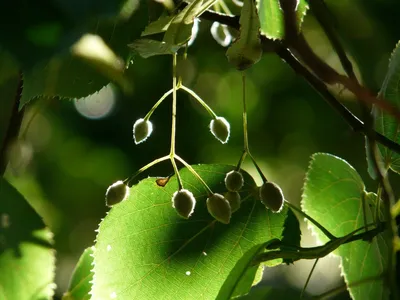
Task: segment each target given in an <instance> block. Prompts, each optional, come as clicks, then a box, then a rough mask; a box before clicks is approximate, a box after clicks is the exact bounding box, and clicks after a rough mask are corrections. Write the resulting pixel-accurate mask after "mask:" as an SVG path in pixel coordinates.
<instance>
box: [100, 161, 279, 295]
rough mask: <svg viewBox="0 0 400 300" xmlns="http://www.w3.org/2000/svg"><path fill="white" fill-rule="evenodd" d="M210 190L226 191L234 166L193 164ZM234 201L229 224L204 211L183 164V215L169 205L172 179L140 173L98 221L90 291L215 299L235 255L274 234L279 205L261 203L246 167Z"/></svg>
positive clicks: (276, 235)
mask: <svg viewBox="0 0 400 300" xmlns="http://www.w3.org/2000/svg"><path fill="white" fill-rule="evenodd" d="M194 168H195V170H196V171H197V172H198V173H199V174H200V176H201V177H202V178H203V179H204V180H205V182H206V183H207V184H208V185H209V186H210V187H211V189H212V190H213V191H214V192H218V193H223V192H224V191H225V185H224V177H225V174H226V173H227V172H228V171H231V170H232V169H234V167H233V166H226V165H197V166H195V167H194ZM243 173H244V178H245V186H244V189H243V192H242V199H244V197H246V195H247V196H248V198H247V199H246V200H245V201H243V202H242V204H241V207H240V209H239V210H238V211H236V212H235V213H234V214H233V216H232V218H231V221H230V224H229V225H224V224H221V223H218V222H216V221H215V220H214V219H213V218H212V217H211V216H210V215H209V213H208V212H207V208H206V205H205V198H206V196H207V193H206V190H205V189H204V187H203V186H202V185H201V183H200V182H199V181H198V180H197V179H196V178H195V177H194V176H193V175H192V174H191V173H190V172H189V171H188V170H187V169H183V170H181V177H182V180H183V185H184V187H185V188H187V189H189V190H190V191H192V192H193V194H194V196H195V197H196V200H197V204H196V208H195V211H194V214H193V215H192V216H191V217H190V218H189V219H188V220H184V219H182V218H180V217H179V216H178V215H177V213H176V212H175V211H174V209H173V208H172V206H171V197H172V194H173V193H174V192H175V191H176V190H177V188H178V184H177V181H176V178H175V176H173V177H172V178H171V179H170V180H169V182H168V184H167V185H166V186H165V187H160V186H158V185H157V183H156V178H148V179H145V180H143V181H141V182H140V183H139V184H138V185H136V186H134V187H132V188H131V190H130V196H129V198H128V199H127V200H125V201H123V202H121V203H119V204H118V205H116V206H114V207H113V208H112V209H111V210H110V212H109V213H108V215H107V216H106V217H105V219H104V220H103V221H102V222H101V224H100V227H99V233H98V235H97V242H96V245H95V251H94V273H95V277H94V283H93V288H92V295H93V297H94V299H98V298H101V297H110V296H111V297H117V298H121V299H149V300H151V299H160V295H162V298H163V299H215V298H216V296H217V295H218V291H219V289H220V288H221V286H222V285H223V283H224V281H225V279H226V278H227V276H228V275H229V273H230V272H231V270H232V269H233V267H234V266H235V264H236V262H237V261H238V260H239V259H240V258H241V257H242V255H243V254H244V253H245V252H246V251H248V250H249V249H251V248H252V247H253V246H255V245H257V244H260V243H263V242H265V241H268V240H271V239H273V238H280V237H281V235H282V231H283V224H284V221H285V218H286V214H285V213H280V214H274V213H272V212H270V211H267V210H266V209H265V207H263V205H262V204H261V202H260V201H259V200H256V199H255V198H254V197H253V196H252V194H251V193H252V192H253V191H254V188H255V183H254V181H253V179H252V178H251V177H250V176H249V175H248V174H247V173H245V172H243Z"/></svg>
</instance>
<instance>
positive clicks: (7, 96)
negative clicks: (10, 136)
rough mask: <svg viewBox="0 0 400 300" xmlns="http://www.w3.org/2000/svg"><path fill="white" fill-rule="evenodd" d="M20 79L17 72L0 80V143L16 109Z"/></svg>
mask: <svg viewBox="0 0 400 300" xmlns="http://www.w3.org/2000/svg"><path fill="white" fill-rule="evenodd" d="M19 80H20V78H19V76H18V74H16V75H14V76H13V77H11V78H8V79H6V80H4V82H1V81H0V95H1V99H0V145H3V142H4V139H5V138H6V136H7V132H8V128H9V125H10V119H11V115H12V112H13V110H14V105H15V98H16V93H17V91H18V84H19V83H20V81H19ZM0 148H1V146H0Z"/></svg>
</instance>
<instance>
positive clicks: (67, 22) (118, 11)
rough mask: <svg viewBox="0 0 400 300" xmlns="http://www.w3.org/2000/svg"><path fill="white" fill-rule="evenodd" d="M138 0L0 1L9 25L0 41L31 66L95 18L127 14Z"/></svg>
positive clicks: (24, 64)
mask: <svg viewBox="0 0 400 300" xmlns="http://www.w3.org/2000/svg"><path fill="white" fill-rule="evenodd" d="M137 5H138V1H137V0H113V1H107V0H101V1H96V0H89V1H84V2H82V1H77V0H73V1H69V0H57V1H45V2H44V3H41V4H40V5H38V3H36V2H34V1H22V2H12V3H7V2H2V3H1V4H0V19H1V20H2V22H3V24H7V26H8V27H9V28H12V34H10V31H8V30H2V31H1V33H0V45H2V46H3V47H4V48H5V49H7V50H8V51H10V52H11V53H12V54H13V56H15V57H16V58H17V60H18V61H19V62H20V63H21V65H22V67H24V68H25V67H27V68H30V67H32V66H33V65H35V64H36V63H37V62H38V61H41V60H44V59H48V58H50V57H51V56H52V55H54V54H56V53H59V52H60V51H62V50H64V49H67V48H68V47H69V46H71V45H72V44H73V43H74V42H75V41H76V40H77V39H79V38H80V36H81V35H82V34H83V33H84V32H86V31H87V30H88V24H89V23H90V22H91V21H93V20H97V19H98V18H102V19H103V20H104V19H105V18H110V17H116V16H119V17H126V16H127V15H129V14H130V13H132V12H133V10H134V9H135V8H136V7H137Z"/></svg>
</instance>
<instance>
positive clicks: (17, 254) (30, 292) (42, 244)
mask: <svg viewBox="0 0 400 300" xmlns="http://www.w3.org/2000/svg"><path fill="white" fill-rule="evenodd" d="M0 200H1V201H0V270H1V272H0V299H50V298H51V297H52V295H53V288H54V284H53V278H54V264H55V257H54V256H55V255H54V254H55V253H54V250H53V249H52V248H51V247H52V246H51V244H52V234H51V232H50V231H49V230H48V229H47V228H46V226H45V225H44V223H43V221H42V219H41V218H40V217H39V215H38V214H37V213H36V212H35V211H34V210H33V209H32V207H31V206H30V205H29V204H28V203H27V202H26V200H25V199H24V197H23V196H22V195H21V194H20V193H19V192H18V191H17V190H16V189H15V188H14V187H13V186H11V185H10V184H9V183H8V182H7V181H6V180H5V179H3V178H1V177H0Z"/></svg>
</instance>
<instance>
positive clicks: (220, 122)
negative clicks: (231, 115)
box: [210, 117, 231, 144]
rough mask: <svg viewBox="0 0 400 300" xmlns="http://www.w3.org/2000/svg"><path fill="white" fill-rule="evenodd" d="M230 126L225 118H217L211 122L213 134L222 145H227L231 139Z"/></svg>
mask: <svg viewBox="0 0 400 300" xmlns="http://www.w3.org/2000/svg"><path fill="white" fill-rule="evenodd" d="M230 127H231V126H230V125H229V123H228V121H227V120H226V119H225V118H223V117H216V118H215V119H212V120H211V122H210V131H211V133H212V134H213V135H214V136H215V137H216V138H217V139H218V140H219V141H220V142H221V143H222V144H226V143H227V142H228V139H229V134H230Z"/></svg>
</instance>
